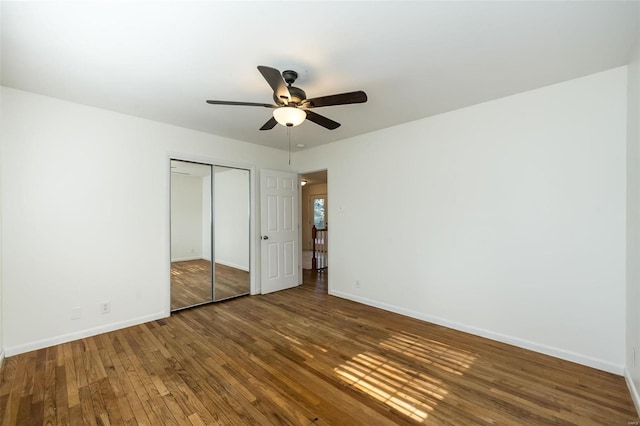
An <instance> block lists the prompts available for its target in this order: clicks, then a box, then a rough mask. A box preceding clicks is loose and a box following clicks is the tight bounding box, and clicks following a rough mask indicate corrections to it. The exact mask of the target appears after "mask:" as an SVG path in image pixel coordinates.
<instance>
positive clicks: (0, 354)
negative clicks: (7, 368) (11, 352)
mask: <svg viewBox="0 0 640 426" xmlns="http://www.w3.org/2000/svg"><path fill="white" fill-rule="evenodd" d="M3 362H4V350H2V351H0V368H2V363H3Z"/></svg>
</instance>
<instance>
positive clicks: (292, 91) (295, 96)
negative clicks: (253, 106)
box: [273, 70, 307, 105]
mask: <svg viewBox="0 0 640 426" xmlns="http://www.w3.org/2000/svg"><path fill="white" fill-rule="evenodd" d="M282 78H283V79H284V81H285V82H286V83H287V85H288V87H287V89H288V90H289V95H291V101H290V102H289V103H291V104H294V105H297V104H300V103H301V102H302V101H304V100H305V99H307V94H306V93H305V92H304V90H302V89H301V88H299V87H294V86H292V84H293V83H294V82H295V81H296V79H297V78H298V73H297V72H295V71H293V70H285V71H282ZM273 100H274V101H275V102H276V104H278V105H281V104H282V102H283V101H282V99H278V97H277V95H276V94H275V93H274V94H273Z"/></svg>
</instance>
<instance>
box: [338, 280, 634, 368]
mask: <svg viewBox="0 0 640 426" xmlns="http://www.w3.org/2000/svg"><path fill="white" fill-rule="evenodd" d="M329 294H331V295H332V296H337V297H341V298H343V299H349V300H353V301H354V302H358V303H363V304H365V305H369V306H373V307H376V308H380V309H384V310H385V311H390V312H395V313H397V314H401V315H405V316H408V317H411V318H415V319H419V320H422V321H427V322H430V323H433V324H438V325H442V326H444V327H447V328H451V329H454V330H458V331H464V332H465V333H470V334H473V335H476V336H480V337H485V338H487V339H491V340H495V341H497V342H502V343H507V344H509V345H513V346H518V347H520V348H523V349H528V350H531V351H534V352H539V353H541V354H545V355H550V356H552V357H555V358H560V359H564V360H566V361H571V362H575V363H578V364H582V365H585V366H587V367H592V368H596V369H598V370H602V371H606V372H608V373H613V374H617V375H619V376H622V375H623V372H624V366H623V365H618V364H613V363H611V362H608V361H604V360H601V359H597V358H592V357H590V356H587V355H582V354H578V353H575V352H571V351H566V350H564V349H560V348H554V347H551V346H546V345H541V344H539V343H535V342H531V341H529V340H524V339H520V338H518V337H513V336H509V335H506V334H501V333H496V332H494V331H490V330H486V329H483V328H478V327H474V326H471V325H467V324H461V323H457V322H454V321H449V320H447V319H444V318H439V317H435V316H431V315H425V314H422V313H419V312H415V311H411V310H409V309H404V308H400V307H398V306H394V305H389V304H386V303H380V302H377V301H375V300H370V299H367V298H364V297H359V296H356V295H353V294H350V293H344V292H341V291H329Z"/></svg>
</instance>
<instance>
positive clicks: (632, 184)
mask: <svg viewBox="0 0 640 426" xmlns="http://www.w3.org/2000/svg"><path fill="white" fill-rule="evenodd" d="M638 10H639V11H638V13H639V15H640V8H639V9H638ZM639 19H640V16H639ZM626 296H627V297H626V299H627V318H626V351H625V354H626V360H625V368H626V372H625V377H626V379H627V384H628V385H629V389H630V390H631V395H632V396H633V399H634V402H635V404H636V409H638V411H640V394H639V392H638V391H639V390H640V34H639V35H638V40H637V44H636V48H635V51H634V53H633V57H632V60H631V63H630V64H629V74H628V78H627V295H626ZM634 352H635V357H634Z"/></svg>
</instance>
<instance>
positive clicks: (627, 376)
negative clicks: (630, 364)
mask: <svg viewBox="0 0 640 426" xmlns="http://www.w3.org/2000/svg"><path fill="white" fill-rule="evenodd" d="M624 380H625V381H626V382H627V387H628V388H629V393H630V394H631V399H632V400H633V405H635V406H636V415H640V394H638V388H636V385H635V383H634V382H633V378H632V377H631V373H629V370H627V368H626V367H625V369H624Z"/></svg>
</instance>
